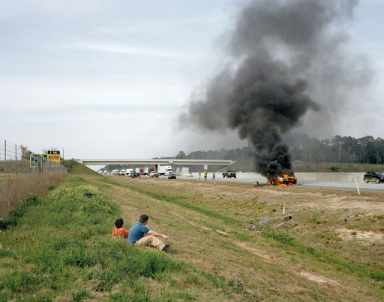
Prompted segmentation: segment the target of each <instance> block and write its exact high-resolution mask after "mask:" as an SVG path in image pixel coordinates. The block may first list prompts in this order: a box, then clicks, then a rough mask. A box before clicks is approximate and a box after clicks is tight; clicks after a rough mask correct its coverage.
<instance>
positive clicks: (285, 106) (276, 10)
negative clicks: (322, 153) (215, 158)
mask: <svg viewBox="0 0 384 302" xmlns="http://www.w3.org/2000/svg"><path fill="white" fill-rule="evenodd" d="M355 5H356V1H353V0H344V1H343V0H290V1H288V0H286V1H282V0H281V1H279V0H264V1H262V0H259V1H248V2H247V5H245V6H244V7H243V8H242V10H241V11H240V13H239V15H238V19H237V22H236V26H235V29H234V31H233V33H232V35H231V37H230V40H229V43H228V45H227V46H228V47H227V50H228V53H229V55H230V58H231V59H230V62H229V63H228V65H227V66H226V67H224V68H222V70H221V71H220V72H219V73H218V74H217V75H216V76H215V77H214V78H213V79H211V81H209V83H208V84H207V87H206V90H205V91H206V92H205V96H204V97H203V98H202V99H197V98H193V99H192V100H191V102H190V104H189V107H188V113H187V114H184V115H182V116H181V117H180V122H181V123H182V124H185V123H187V124H194V125H196V126H197V127H199V128H201V129H202V130H205V131H222V130H225V129H228V128H229V129H233V130H235V129H236V130H237V132H238V134H239V137H240V138H241V139H247V140H248V141H249V142H250V143H251V145H252V147H253V149H254V158H255V167H256V170H257V171H258V172H259V173H261V174H263V175H265V176H268V174H276V173H281V172H288V173H290V172H292V171H291V169H292V165H291V158H290V154H289V149H288V146H287V145H285V144H284V143H282V139H281V137H282V135H283V134H285V133H287V132H289V131H290V130H292V129H293V128H294V127H297V126H299V125H300V124H301V123H302V119H303V117H304V115H305V114H306V112H307V111H308V110H310V109H312V110H318V109H319V108H320V104H319V103H321V102H319V100H317V95H316V94H315V93H313V94H314V96H312V97H311V92H313V91H318V89H315V87H317V88H318V85H319V84H318V83H316V84H311V80H312V81H314V79H320V78H321V76H322V73H323V70H326V71H327V72H329V69H328V68H324V67H326V66H330V67H331V66H332V68H331V70H337V71H338V72H339V73H342V72H341V71H340V70H341V69H342V68H341V67H340V68H338V66H339V65H340V62H338V61H337V59H338V57H339V54H340V52H339V50H340V48H341V45H342V44H343V41H344V40H345V34H344V31H343V25H344V24H345V22H346V21H348V19H349V18H350V17H351V16H352V11H353V8H354V6H355ZM335 60H336V61H335ZM340 66H341V65H340ZM334 87H337V85H334ZM324 89H327V87H324Z"/></svg>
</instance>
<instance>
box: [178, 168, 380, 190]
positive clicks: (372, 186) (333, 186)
mask: <svg viewBox="0 0 384 302" xmlns="http://www.w3.org/2000/svg"><path fill="white" fill-rule="evenodd" d="M177 177H178V178H179V179H185V180H195V181H196V180H197V181H198V180H199V177H198V176H197V177H196V176H194V177H185V176H177ZM200 181H204V177H203V174H202V175H201V180H200ZM207 181H215V182H238V183H249V184H255V185H256V184H257V182H258V183H259V185H266V184H267V180H266V179H265V178H223V177H222V176H221V174H219V173H216V178H215V180H213V179H212V174H210V173H209V176H208V178H207ZM297 186H298V187H307V188H317V189H328V190H341V191H356V192H357V187H356V182H336V181H313V180H307V181H300V179H298V184H297ZM358 186H359V190H360V192H376V193H384V183H381V184H376V183H368V184H366V183H365V182H358Z"/></svg>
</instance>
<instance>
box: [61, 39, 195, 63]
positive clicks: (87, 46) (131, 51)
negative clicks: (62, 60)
mask: <svg viewBox="0 0 384 302" xmlns="http://www.w3.org/2000/svg"><path fill="white" fill-rule="evenodd" d="M55 47H56V48H67V49H76V50H83V51H87V50H91V51H102V52H110V53H118V54H126V55H134V56H151V57H161V58H173V59H183V60H187V59H188V60H189V59H190V58H191V56H189V55H185V54H182V53H177V52H174V51H172V50H167V49H155V48H152V47H151V48H149V47H148V48H141V47H135V46H127V45H117V44H109V43H98V42H74V43H68V44H61V45H56V46H55Z"/></svg>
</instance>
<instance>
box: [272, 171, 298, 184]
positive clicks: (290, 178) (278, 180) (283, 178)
mask: <svg viewBox="0 0 384 302" xmlns="http://www.w3.org/2000/svg"><path fill="white" fill-rule="evenodd" d="M268 183H269V184H270V185H277V186H296V185H297V178H296V176H295V175H294V174H288V173H281V174H278V175H274V176H271V177H269V178H268Z"/></svg>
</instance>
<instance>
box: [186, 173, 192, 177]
mask: <svg viewBox="0 0 384 302" xmlns="http://www.w3.org/2000/svg"><path fill="white" fill-rule="evenodd" d="M185 176H186V177H193V174H192V172H188V173H187V174H185Z"/></svg>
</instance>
